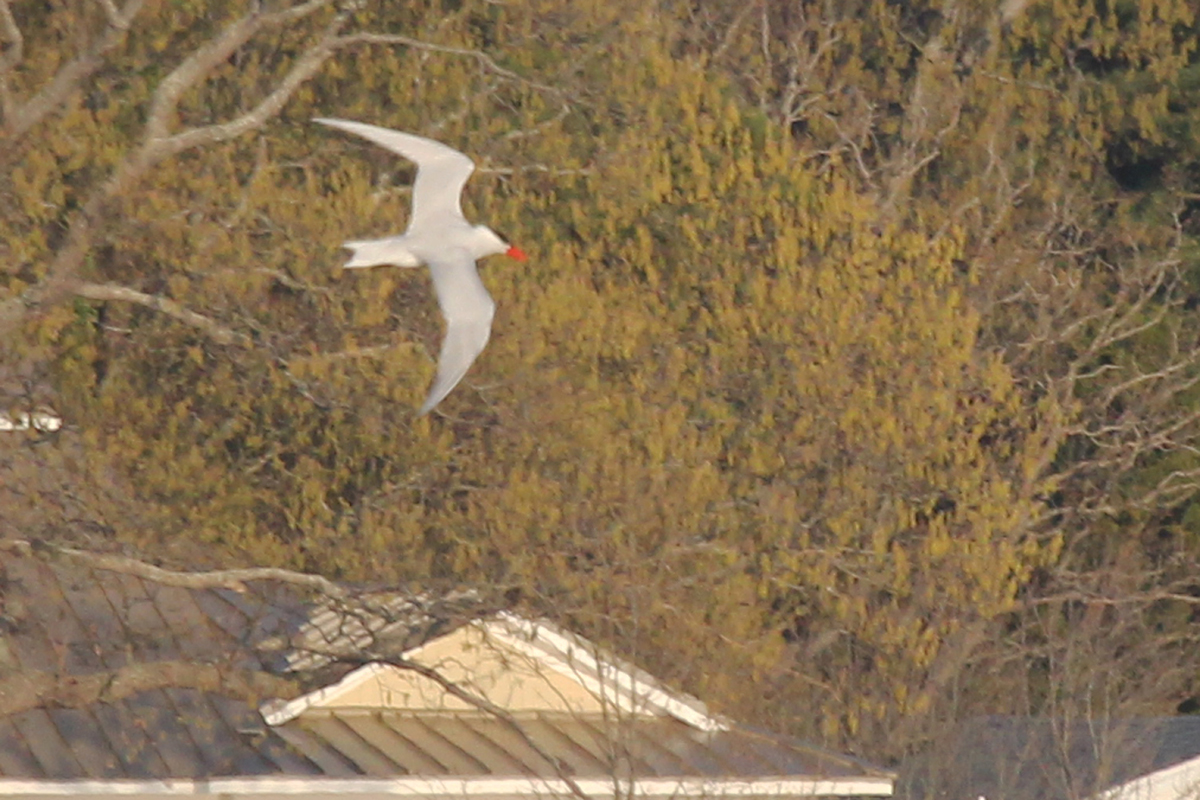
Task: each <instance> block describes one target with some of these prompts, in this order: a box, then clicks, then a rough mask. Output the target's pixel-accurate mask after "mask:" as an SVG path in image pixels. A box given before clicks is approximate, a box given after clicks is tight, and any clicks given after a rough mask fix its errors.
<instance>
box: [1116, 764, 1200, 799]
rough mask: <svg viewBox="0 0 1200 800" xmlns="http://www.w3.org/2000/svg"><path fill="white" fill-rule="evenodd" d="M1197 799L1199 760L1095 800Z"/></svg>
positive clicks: (1129, 783) (1122, 786)
mask: <svg viewBox="0 0 1200 800" xmlns="http://www.w3.org/2000/svg"><path fill="white" fill-rule="evenodd" d="M1196 797H1200V757H1193V758H1189V759H1188V760H1187V761H1181V762H1179V763H1178V764H1172V765H1171V766H1169V767H1164V768H1163V769H1160V770H1158V771H1157V772H1151V773H1150V774H1149V775H1143V776H1141V777H1140V778H1134V779H1133V780H1131V781H1126V782H1125V783H1122V784H1120V785H1119V786H1114V787H1112V788H1111V789H1106V790H1104V791H1103V792H1100V793H1099V794H1097V795H1094V800H1193V798H1196Z"/></svg>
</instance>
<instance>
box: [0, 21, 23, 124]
mask: <svg viewBox="0 0 1200 800" xmlns="http://www.w3.org/2000/svg"><path fill="white" fill-rule="evenodd" d="M0 33H2V34H3V35H4V39H3V40H0V41H3V43H4V45H5V48H4V50H3V51H2V52H0V121H2V122H3V123H4V124H5V125H7V124H8V120H9V118H10V116H11V115H12V97H11V95H10V94H9V91H8V73H9V72H12V70H13V68H14V67H16V66H17V65H18V64H20V63H21V61H22V60H23V59H24V58H25V37H24V36H22V35H21V28H20V27H19V26H18V25H17V20H16V18H15V17H13V13H12V8H11V7H10V6H9V0H0Z"/></svg>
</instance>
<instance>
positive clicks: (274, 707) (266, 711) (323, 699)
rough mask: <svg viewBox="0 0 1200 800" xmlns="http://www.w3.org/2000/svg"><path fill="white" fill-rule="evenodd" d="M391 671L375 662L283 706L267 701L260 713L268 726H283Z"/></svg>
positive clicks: (260, 707)
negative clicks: (309, 710)
mask: <svg viewBox="0 0 1200 800" xmlns="http://www.w3.org/2000/svg"><path fill="white" fill-rule="evenodd" d="M389 669H396V668H395V667H393V666H391V665H389V664H382V663H380V662H378V661H374V662H372V663H370V664H367V665H365V666H362V667H359V668H358V669H356V670H353V671H352V672H348V673H346V674H345V675H344V676H342V679H341V680H340V681H338V682H337V683H331V684H330V685H328V686H325V687H323V688H321V689H317V690H316V691H313V692H309V693H308V694H302V695H300V696H299V697H297V698H295V699H293V700H290V701H288V702H286V703H283V704H282V705H278V704H276V703H272V702H271V701H267V702H266V703H263V704H262V705H261V706H259V708H258V713H260V714H262V718H263V720H264V721H265V722H266V723H267V724H268V725H282V724H283V723H285V722H291V721H292V720H294V719H295V718H296V717H298V716H300V715H301V714H303V713H304V712H305V711H307V710H308V709H310V708H313V707H314V706H321V705H324V704H325V703H328V702H330V701H332V700H336V699H337V698H338V697H339V696H340V695H342V694H345V693H346V692H348V691H350V690H352V689H355V688H357V687H359V686H361V685H362V684H363V683H365V682H366V681H368V680H369V679H371V678H373V677H375V676H376V675H378V674H379V673H381V672H385V671H387V670H389Z"/></svg>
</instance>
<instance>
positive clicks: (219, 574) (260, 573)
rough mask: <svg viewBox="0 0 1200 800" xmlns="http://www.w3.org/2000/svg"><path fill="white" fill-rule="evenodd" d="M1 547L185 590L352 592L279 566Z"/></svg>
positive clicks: (12, 543)
mask: <svg viewBox="0 0 1200 800" xmlns="http://www.w3.org/2000/svg"><path fill="white" fill-rule="evenodd" d="M0 550H15V551H17V552H21V553H33V552H37V551H43V552H49V553H52V554H54V555H59V556H66V557H67V558H72V559H75V560H76V561H80V562H83V563H84V564H86V565H87V566H89V567H91V568H92V569H102V570H107V571H109V572H120V573H122V574H124V575H135V576H137V577H139V578H142V579H144V580H148V581H153V582H155V583H161V584H163V585H164V586H179V587H182V588H185V589H234V590H237V591H242V590H244V589H245V585H244V584H245V583H246V582H247V581H281V582H283V583H291V584H295V585H297V586H303V587H306V588H308V589H313V590H315V591H317V592H320V593H321V594H324V595H327V596H329V597H339V598H340V597H347V596H348V595H349V593H348V592H347V591H346V590H345V589H343V588H342V587H341V586H338V585H337V584H336V583H334V582H333V581H331V580H329V579H327V578H323V577H321V576H320V575H311V574H308V573H305V572H294V571H293V570H289V569H281V568H278V567H254V568H250V569H222V570H213V571H211V572H177V571H175V570H169V569H163V568H162V567H156V566H154V565H153V564H147V563H146V562H144V561H138V560H137V559H134V558H126V557H124V556H114V555H107V554H105V553H92V552H88V551H87V550H77V549H75V548H73V547H63V546H60V545H56V544H50V543H48V542H42V541H26V540H23V539H9V540H6V541H0Z"/></svg>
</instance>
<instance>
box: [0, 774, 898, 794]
mask: <svg viewBox="0 0 1200 800" xmlns="http://www.w3.org/2000/svg"><path fill="white" fill-rule="evenodd" d="M580 793H581V794H582V795H583V796H584V797H586V798H595V800H608V799H609V798H615V797H622V798H624V797H633V796H636V797H646V798H659V797H661V798H678V797H736V798H756V797H890V796H891V795H892V780H891V779H890V778H878V777H866V776H864V777H842V778H817V777H813V778H802V777H769V778H756V779H752V780H709V779H698V778H648V779H641V780H633V781H623V780H617V779H611V778H580V779H577V780H574V781H572V782H570V783H568V782H567V781H563V780H558V779H538V778H495V777H478V778H415V777H399V778H303V777H246V778H212V779H207V780H192V779H179V780H161V781H101V780H95V781H40V780H22V779H13V778H6V779H0V796H4V795H7V796H13V795H22V796H26V797H31V796H38V797H50V796H59V797H81V796H85V797H89V798H103V797H130V796H137V797H142V798H153V797H181V796H197V795H200V796H211V795H220V796H222V797H226V798H230V800H235V799H236V798H238V797H247V798H261V797H264V796H271V795H273V796H296V795H305V796H310V797H314V796H319V797H329V798H333V797H335V796H338V795H345V794H353V795H380V796H389V797H446V798H449V797H459V798H461V797H472V798H477V799H478V800H505V799H506V798H528V797H540V798H545V797H547V796H562V797H572V796H573V797H579V794H580Z"/></svg>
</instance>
